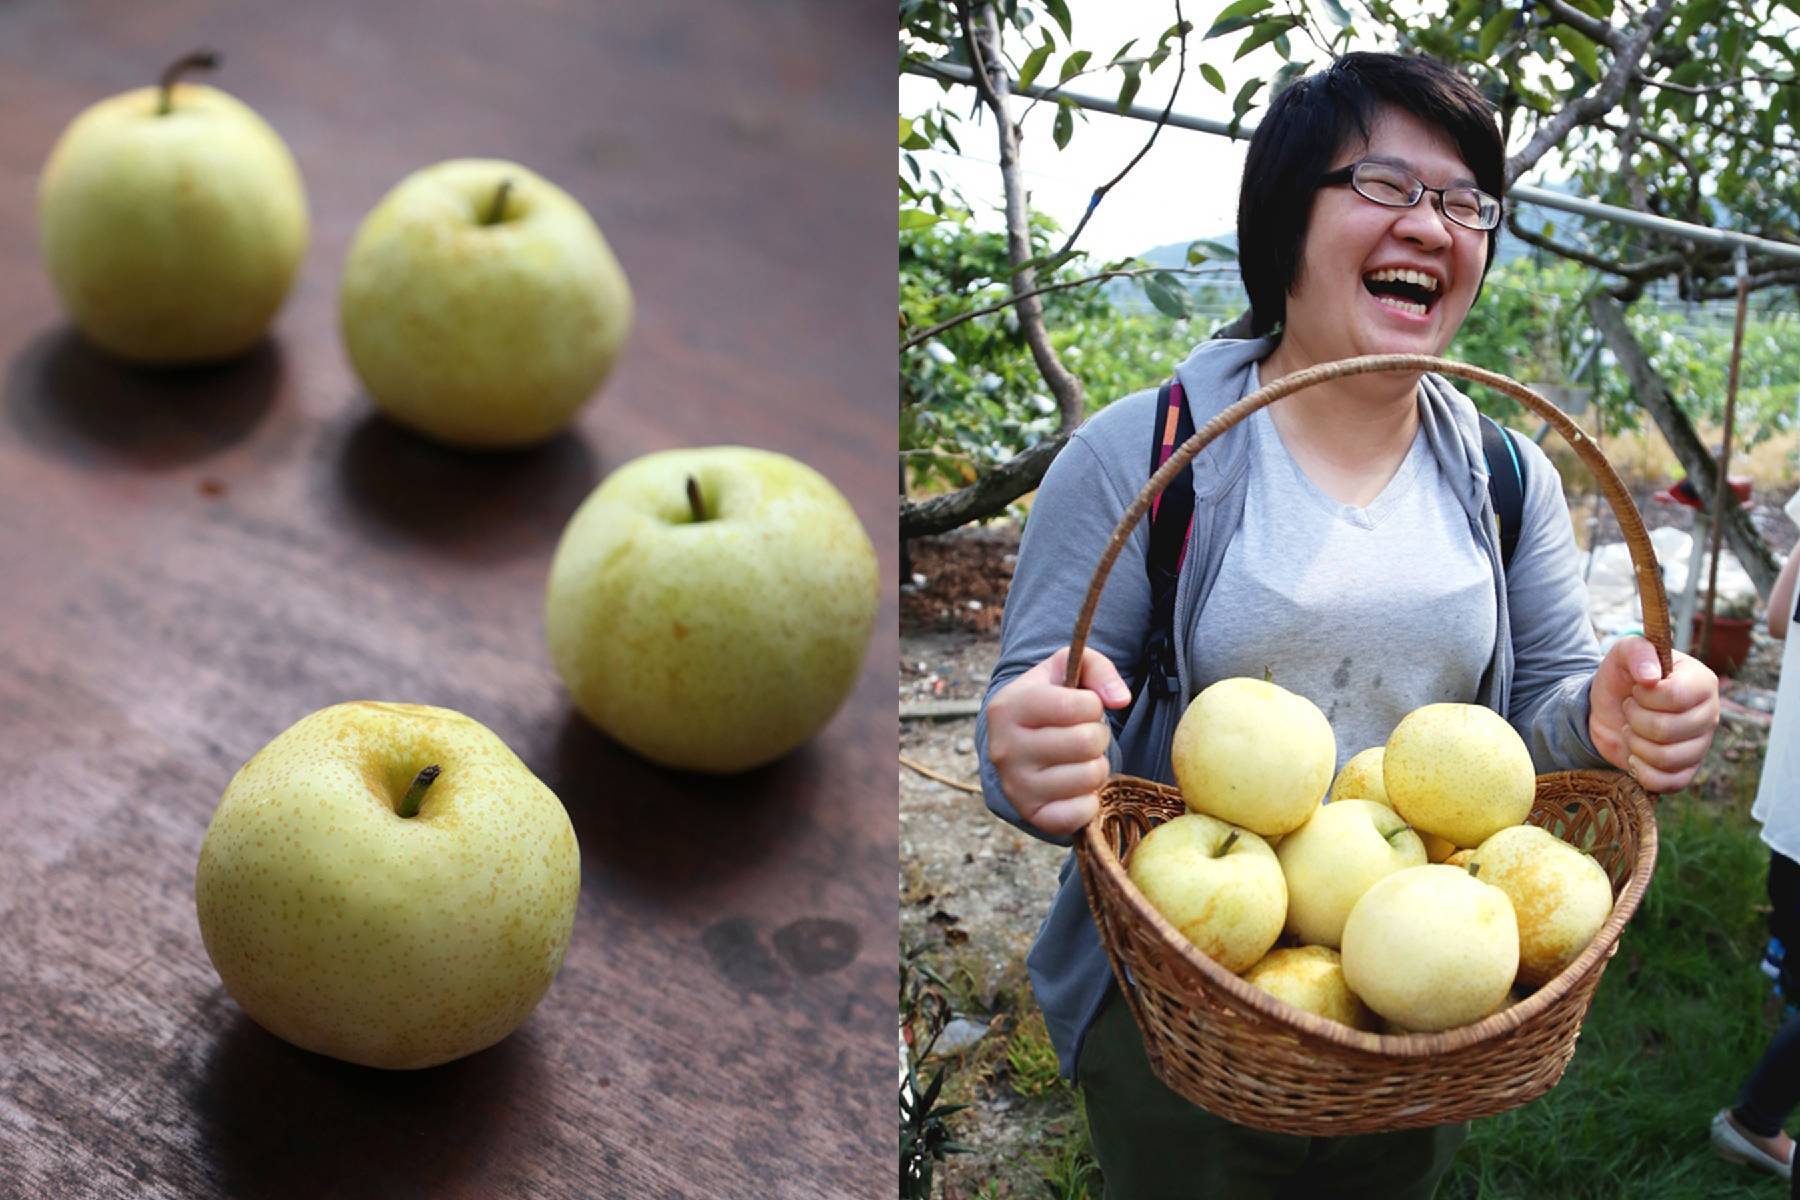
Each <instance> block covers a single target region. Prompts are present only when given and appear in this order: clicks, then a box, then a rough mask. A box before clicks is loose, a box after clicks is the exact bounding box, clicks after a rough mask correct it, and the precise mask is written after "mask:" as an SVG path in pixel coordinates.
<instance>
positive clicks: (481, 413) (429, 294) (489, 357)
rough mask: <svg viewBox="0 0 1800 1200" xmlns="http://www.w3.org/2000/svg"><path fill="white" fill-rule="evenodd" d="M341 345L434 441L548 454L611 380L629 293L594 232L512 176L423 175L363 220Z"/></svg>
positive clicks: (354, 247) (385, 398)
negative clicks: (547, 447) (536, 445)
mask: <svg viewBox="0 0 1800 1200" xmlns="http://www.w3.org/2000/svg"><path fill="white" fill-rule="evenodd" d="M338 306H339V316H340V319H341V324H342V328H343V335H344V347H345V349H346V350H347V351H348V352H349V355H350V362H351V365H352V366H354V367H355V368H356V374H357V377H358V378H360V379H361V380H362V383H363V386H364V387H365V388H367V389H368V392H369V398H370V399H371V400H373V401H374V402H375V406H376V407H377V408H379V409H380V410H381V411H382V412H383V413H385V414H387V416H388V417H389V418H391V419H392V420H394V421H397V422H399V423H400V424H402V425H405V426H407V427H408V428H411V429H414V430H417V431H418V432H420V433H423V434H425V435H426V436H428V437H432V438H435V439H437V440H439V441H442V442H447V443H449V444H451V445H454V446H465V447H474V448H491V447H508V446H523V445H529V444H531V443H533V442H541V441H543V440H544V439H546V438H548V437H551V436H552V435H554V434H556V433H557V432H559V431H560V430H562V429H563V428H564V427H565V426H567V425H568V424H569V422H570V421H572V420H573V419H574V417H575V413H576V410H578V409H579V408H580V407H581V406H582V404H584V403H585V402H586V401H587V399H588V397H590V396H592V395H593V394H594V392H595V391H596V390H597V389H598V388H599V387H600V385H601V384H602V383H603V382H604V381H605V380H606V378H607V376H608V374H609V373H610V372H611V371H612V368H613V363H614V361H615V360H616V359H617V357H618V354H619V349H620V347H621V346H622V345H623V344H624V341H625V335H626V334H627V333H628V332H629V331H630V329H631V314H632V301H631V288H630V286H629V285H628V284H627V283H626V280H625V272H624V271H623V270H622V269H621V268H620V266H619V262H618V260H617V259H616V258H614V257H613V252H612V248H611V247H610V246H608V245H607V242H606V239H605V238H604V237H603V236H601V233H600V229H599V226H597V225H595V224H594V220H593V218H592V217H590V216H589V215H588V212H587V210H586V209H585V208H583V207H582V206H581V204H580V203H579V202H578V201H577V200H576V199H575V198H574V197H573V196H571V195H569V194H568V193H567V192H565V191H563V190H562V189H561V188H559V187H557V186H556V185H555V184H553V183H551V182H550V181H549V180H547V179H545V178H543V177H542V176H541V175H538V174H537V173H536V172H533V171H530V170H527V169H526V168H524V167H522V166H520V165H518V164H517V163H513V162H507V161H505V160H503V159H483V158H462V159H453V160H451V161H449V162H442V163H438V164H437V165H435V166H430V167H426V168H424V169H423V170H420V171H415V172H414V173H413V174H411V175H408V176H407V177H406V178H405V179H402V180H401V181H400V182H399V183H398V184H396V185H395V186H394V188H393V190H392V191H390V192H388V194H387V195H386V196H384V197H383V198H382V199H381V202H380V203H379V204H377V205H376V206H375V208H374V210H373V211H372V212H370V213H369V215H368V216H367V217H365V218H364V219H363V222H362V225H361V226H360V227H359V228H358V229H357V231H356V239H355V241H354V242H352V243H351V246H350V253H349V257H348V258H347V259H346V260H345V262H344V277H343V282H342V284H341V285H340V287H339V291H338Z"/></svg>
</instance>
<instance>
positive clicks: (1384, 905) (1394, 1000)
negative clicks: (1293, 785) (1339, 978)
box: [1342, 759, 1519, 1033]
mask: <svg viewBox="0 0 1800 1200" xmlns="http://www.w3.org/2000/svg"><path fill="white" fill-rule="evenodd" d="M1390 761H1391V759H1390ZM1342 954H1343V960H1344V978H1345V979H1346V980H1347V981H1348V982H1349V984H1350V990H1351V991H1353V992H1355V993H1356V994H1357V995H1358V996H1360V997H1362V1001H1363V1003H1364V1004H1367V1005H1368V1006H1369V1007H1370V1008H1372V1009H1374V1010H1375V1011H1376V1012H1377V1013H1380V1014H1381V1015H1382V1016H1383V1017H1386V1018H1387V1019H1388V1020H1389V1021H1392V1022H1394V1023H1396V1024H1397V1025H1399V1026H1401V1027H1402V1028H1404V1029H1407V1030H1411V1031H1413V1032H1417V1033H1436V1032H1439V1031H1441V1030H1445V1029H1454V1028H1455V1027H1456V1026H1458V1025H1467V1024H1469V1023H1470V1022H1472V1021H1478V1020H1480V1019H1481V1018H1482V1017H1485V1016H1487V1015H1488V1014H1489V1013H1491V1012H1493V1011H1494V1010H1495V1008H1496V1007H1497V1006H1498V1005H1499V1004H1500V1003H1501V1001H1502V1000H1504V999H1505V997H1506V994H1507V992H1508V991H1509V990H1510V989H1511V988H1512V985H1513V979H1514V978H1515V977H1516V976H1517V975H1518V971H1519V925H1518V920H1517V918H1515V917H1514V916H1513V910H1512V902H1511V901H1510V900H1508V899H1507V898H1506V893H1505V892H1503V891H1501V890H1500V889H1499V888H1497V887H1493V886H1492V885H1490V884H1486V883H1483V882H1481V880H1479V879H1477V878H1476V877H1475V876H1473V875H1471V874H1469V872H1468V871H1466V870H1463V869H1461V868H1458V867H1450V866H1444V865H1443V864H1441V863H1428V864H1426V865H1425V866H1421V867H1407V868H1406V869H1405V870H1403V871H1396V872H1394V873H1393V874H1392V875H1389V876H1387V877H1385V878H1383V879H1380V880H1378V881H1377V882H1376V883H1375V884H1374V885H1373V886H1371V887H1370V888H1369V890H1368V891H1366V892H1364V893H1363V895H1362V898H1361V899H1360V900H1358V901H1357V902H1356V906H1355V907H1354V908H1352V909H1351V910H1350V917H1349V919H1348V920H1346V921H1345V922H1344V944H1343V949H1342Z"/></svg>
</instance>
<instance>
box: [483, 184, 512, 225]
mask: <svg viewBox="0 0 1800 1200" xmlns="http://www.w3.org/2000/svg"><path fill="white" fill-rule="evenodd" d="M511 191H512V180H511V179H502V180H501V181H500V186H499V187H497V188H495V189H494V202H493V204H491V205H489V206H488V210H487V215H486V216H485V217H483V218H481V223H482V224H483V225H498V224H499V223H500V222H501V221H503V220H505V219H506V196H507V193H509V192H511Z"/></svg>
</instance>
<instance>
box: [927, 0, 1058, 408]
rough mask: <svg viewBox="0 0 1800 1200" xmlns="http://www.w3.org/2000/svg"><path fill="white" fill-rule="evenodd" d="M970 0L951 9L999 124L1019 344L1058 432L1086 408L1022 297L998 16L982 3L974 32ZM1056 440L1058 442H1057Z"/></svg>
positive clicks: (1035, 305) (1026, 246)
mask: <svg viewBox="0 0 1800 1200" xmlns="http://www.w3.org/2000/svg"><path fill="white" fill-rule="evenodd" d="M975 2H976V0H957V5H956V11H957V16H958V18H959V19H960V20H961V21H962V27H963V34H964V36H965V37H966V38H967V39H968V50H969V59H970V61H971V62H972V63H974V64H975V65H974V75H975V81H976V88H977V90H978V91H979V92H980V94H981V98H982V100H983V101H984V102H985V103H986V104H987V106H988V107H989V108H990V109H992V110H993V113H994V120H995V124H996V125H998V126H999V129H998V134H999V138H1000V181H1001V184H1002V186H1003V189H1004V192H1005V196H1006V255H1007V261H1008V262H1010V263H1011V264H1012V267H1013V277H1012V289H1013V295H1014V296H1017V297H1023V298H1022V299H1020V300H1019V302H1018V310H1019V329H1020V331H1021V332H1022V333H1023V334H1024V335H1025V344H1026V345H1027V346H1028V347H1030V349H1031V358H1032V361H1033V362H1035V363H1036V364H1037V369H1038V374H1040V375H1042V376H1043V377H1044V383H1045V385H1046V386H1048V387H1049V389H1050V394H1051V395H1053V396H1055V397H1056V404H1057V409H1058V411H1059V412H1060V413H1061V423H1060V425H1059V426H1058V428H1059V430H1060V431H1061V432H1065V433H1066V432H1069V431H1071V430H1073V429H1074V428H1075V426H1077V425H1079V424H1080V423H1081V419H1082V417H1083V416H1084V415H1085V413H1086V407H1087V396H1086V393H1085V392H1084V391H1083V389H1082V386H1081V381H1080V380H1079V379H1077V378H1075V376H1074V375H1073V374H1071V373H1070V371H1069V369H1068V368H1067V367H1065V366H1063V364H1062V359H1060V358H1058V357H1057V354H1056V348H1055V347H1053V346H1052V345H1051V344H1050V333H1049V331H1048V330H1047V329H1045V328H1044V306H1043V303H1042V302H1041V301H1040V300H1039V299H1038V297H1036V296H1025V295H1024V293H1026V292H1030V291H1032V290H1033V289H1034V288H1035V287H1036V286H1037V272H1036V271H1034V270H1032V269H1031V268H1029V267H1026V266H1025V264H1026V263H1027V262H1029V261H1030V260H1031V226H1030V221H1029V219H1028V218H1027V216H1026V212H1025V183H1024V180H1023V179H1022V178H1021V177H1020V171H1019V129H1018V126H1016V125H1014V124H1013V121H1012V116H1011V114H1010V113H1009V112H1008V111H1007V95H1008V93H1009V89H1010V84H1009V82H1008V80H1007V78H1006V77H1005V76H1004V75H1003V76H1001V77H999V79H997V80H996V79H993V78H990V77H989V75H988V71H987V66H986V64H987V62H988V61H989V59H990V58H991V57H992V49H991V48H992V47H994V46H997V45H998V44H999V41H1000V29H999V18H998V17H997V16H996V15H995V12H994V9H993V7H992V6H991V5H984V6H983V8H982V17H983V31H982V34H981V36H979V37H977V36H976V34H975V30H974V28H973V27H972V25H971V22H970V20H969V5H970V4H971V3H975ZM1059 444H1060V443H1059Z"/></svg>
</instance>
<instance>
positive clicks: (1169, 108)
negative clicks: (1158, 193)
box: [1050, 0, 1188, 261]
mask: <svg viewBox="0 0 1800 1200" xmlns="http://www.w3.org/2000/svg"><path fill="white" fill-rule="evenodd" d="M1175 26H1176V28H1177V29H1179V30H1180V31H1181V33H1180V38H1181V45H1180V47H1179V50H1178V54H1179V57H1178V58H1177V60H1176V66H1175V86H1174V87H1173V88H1171V89H1169V102H1168V103H1167V104H1165V105H1163V110H1162V115H1161V116H1160V117H1158V118H1156V127H1155V128H1154V129H1152V130H1151V131H1150V137H1149V139H1148V140H1147V141H1145V142H1144V144H1143V146H1142V147H1140V148H1139V150H1138V152H1137V153H1136V154H1134V155H1132V156H1131V161H1130V162H1128V163H1126V164H1125V165H1124V166H1123V167H1121V168H1120V169H1119V173H1118V174H1117V175H1114V176H1113V177H1112V178H1111V179H1109V180H1107V181H1106V182H1105V183H1103V184H1101V185H1100V186H1099V187H1097V188H1095V189H1094V194H1093V195H1092V196H1091V197H1089V199H1088V206H1087V211H1085V212H1083V213H1082V214H1081V220H1079V221H1077V222H1076V223H1075V228H1074V229H1072V230H1070V231H1069V238H1068V240H1067V241H1065V242H1064V243H1063V244H1062V249H1060V250H1058V251H1057V252H1056V253H1055V254H1053V255H1051V256H1050V258H1051V260H1052V261H1057V260H1060V259H1063V258H1065V257H1067V256H1068V254H1069V252H1070V251H1071V250H1073V249H1074V248H1075V239H1076V238H1078V237H1080V236H1081V231H1082V230H1084V229H1086V228H1087V223H1088V221H1089V220H1091V219H1092V218H1093V215H1094V210H1095V209H1097V208H1099V207H1100V202H1101V201H1102V200H1104V199H1106V194H1107V193H1108V192H1110V191H1112V190H1113V188H1114V187H1116V186H1117V185H1118V183H1119V181H1120V180H1121V179H1124V178H1125V176H1127V175H1129V174H1131V169H1132V168H1133V167H1135V166H1137V165H1138V163H1139V162H1140V161H1142V159H1143V157H1144V155H1146V154H1148V153H1150V147H1152V146H1154V145H1156V139H1157V138H1158V137H1159V136H1160V135H1161V134H1162V131H1163V126H1164V125H1166V124H1167V123H1168V120H1169V114H1170V113H1172V112H1174V111H1175V97H1177V96H1179V95H1180V94H1181V81H1182V79H1183V77H1185V76H1186V75H1187V39H1188V31H1187V21H1185V20H1184V19H1183V18H1182V15H1181V0H1175Z"/></svg>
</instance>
